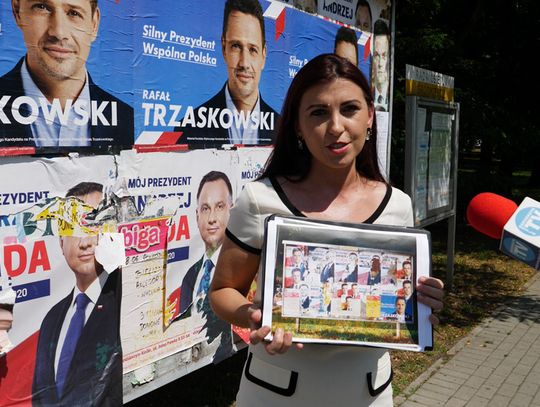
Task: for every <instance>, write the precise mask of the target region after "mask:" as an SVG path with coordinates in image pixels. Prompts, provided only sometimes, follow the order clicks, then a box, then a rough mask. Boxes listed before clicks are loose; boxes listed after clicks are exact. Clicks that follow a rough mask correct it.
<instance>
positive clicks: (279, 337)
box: [248, 306, 304, 355]
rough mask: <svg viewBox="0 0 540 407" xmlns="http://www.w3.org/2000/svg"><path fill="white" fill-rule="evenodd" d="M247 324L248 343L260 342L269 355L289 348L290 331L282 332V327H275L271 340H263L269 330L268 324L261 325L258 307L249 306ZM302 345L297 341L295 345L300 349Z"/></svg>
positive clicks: (290, 340)
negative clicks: (248, 331) (248, 327)
mask: <svg viewBox="0 0 540 407" xmlns="http://www.w3.org/2000/svg"><path fill="white" fill-rule="evenodd" d="M248 312H249V325H250V329H251V333H250V335H249V340H250V343H251V344H253V345H256V344H258V343H261V342H262V346H264V349H265V350H266V352H267V353H268V354H270V355H275V354H282V353H285V352H287V351H288V350H289V348H290V347H291V346H292V333H291V332H284V331H283V329H282V328H278V329H276V332H274V335H273V338H272V341H271V342H269V341H265V340H264V338H265V337H266V335H268V334H269V333H270V332H271V328H270V327H269V326H261V320H262V312H261V310H260V309H259V308H256V307H253V306H252V307H250V308H249V311H248ZM303 346H304V345H303V344H301V343H297V344H296V347H297V348H298V349H302V347H303Z"/></svg>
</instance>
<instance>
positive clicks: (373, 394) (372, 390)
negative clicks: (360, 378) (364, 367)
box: [367, 369, 394, 397]
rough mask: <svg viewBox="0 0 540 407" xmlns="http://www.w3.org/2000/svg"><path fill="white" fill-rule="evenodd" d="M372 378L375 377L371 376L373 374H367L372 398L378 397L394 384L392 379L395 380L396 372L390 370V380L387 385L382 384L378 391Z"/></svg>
mask: <svg viewBox="0 0 540 407" xmlns="http://www.w3.org/2000/svg"><path fill="white" fill-rule="evenodd" d="M372 376H373V375H372V374H371V372H369V373H368V374H367V385H368V390H369V394H371V397H377V396H378V395H379V394H381V393H382V392H383V391H384V390H385V389H386V388H387V387H388V386H389V385H390V383H392V379H393V378H394V370H393V369H390V377H389V378H388V380H387V381H386V382H385V383H383V384H381V385H380V386H379V387H378V388H376V389H374V388H373V384H372Z"/></svg>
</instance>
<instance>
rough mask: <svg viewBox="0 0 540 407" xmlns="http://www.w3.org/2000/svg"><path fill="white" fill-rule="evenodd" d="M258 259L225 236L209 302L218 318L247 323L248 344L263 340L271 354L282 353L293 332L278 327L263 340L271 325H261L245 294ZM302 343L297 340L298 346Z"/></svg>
mask: <svg viewBox="0 0 540 407" xmlns="http://www.w3.org/2000/svg"><path fill="white" fill-rule="evenodd" d="M259 261H260V256H258V255H255V254H252V253H249V252H247V251H245V250H244V249H242V248H240V247H239V246H237V245H236V244H235V243H233V242H232V241H231V240H230V239H229V238H227V237H226V238H225V241H224V242H223V246H222V247H221V252H220V253H219V259H218V262H217V265H216V271H215V273H214V278H213V280H212V285H211V287H210V293H209V295H210V304H211V306H212V309H213V310H214V312H215V313H216V315H217V316H219V317H220V318H221V319H223V320H225V321H227V322H229V323H231V324H234V325H237V326H241V327H249V328H250V329H251V333H250V337H249V338H250V343H251V344H253V345H255V344H257V343H259V342H262V344H263V346H264V347H265V349H266V351H267V352H268V353H269V354H271V355H273V354H276V353H284V352H286V351H287V350H288V349H289V348H290V347H291V345H292V334H291V333H290V332H283V330H282V329H281V328H278V329H277V330H276V332H274V336H273V338H272V341H271V342H265V341H263V340H264V338H265V337H266V335H268V334H269V333H270V327H268V326H261V320H262V313H261V310H260V309H259V307H257V306H255V305H254V304H253V303H251V302H250V301H248V300H247V298H246V295H247V293H248V291H249V288H250V286H251V282H252V281H253V279H254V278H255V276H256V275H257V270H258V269H259ZM259 288H260V287H259ZM302 346H303V345H302V344H297V347H298V348H302Z"/></svg>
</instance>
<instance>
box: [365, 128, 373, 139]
mask: <svg viewBox="0 0 540 407" xmlns="http://www.w3.org/2000/svg"><path fill="white" fill-rule="evenodd" d="M371 133H372V132H371V127H370V128H368V129H367V130H366V141H368V140H369V139H370V137H371Z"/></svg>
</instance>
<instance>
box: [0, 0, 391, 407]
mask: <svg viewBox="0 0 540 407" xmlns="http://www.w3.org/2000/svg"><path fill="white" fill-rule="evenodd" d="M246 1H248V2H249V1H251V2H253V1H254V2H255V3H256V4H258V5H259V6H260V10H259V15H258V18H257V17H255V16H252V15H248V17H249V18H248V19H247V20H242V21H235V20H234V18H233V19H230V20H229V23H228V24H229V26H228V28H227V35H228V36H233V34H235V32H234V31H232V32H231V30H232V28H231V27H233V28H235V29H237V30H241V29H243V30H247V32H246V33H244V34H246V35H247V36H248V37H249V38H252V41H251V43H250V47H251V49H252V51H250V52H251V53H252V55H251V57H250V58H251V59H250V61H249V63H248V64H247V65H248V67H246V68H238V65H239V62H238V57H237V55H235V53H234V52H233V51H234V49H235V48H236V45H234V44H231V43H230V42H227V41H225V42H224V43H222V40H221V38H222V33H223V21H224V3H225V2H223V1H219V0H209V1H208V2H206V3H208V4H206V3H205V5H206V7H204V8H201V7H200V6H199V3H197V2H195V1H192V0H189V1H184V2H182V4H181V6H179V5H178V2H176V1H173V0H163V1H161V2H159V6H158V4H157V2H143V1H135V0H120V1H116V0H99V2H98V8H96V9H92V6H91V3H90V1H88V0H75V1H71V2H67V1H65V0H55V1H49V2H44V3H36V2H32V1H29V0H19V1H12V2H1V3H0V169H1V171H2V177H1V178H0V239H1V246H0V283H1V286H0V288H1V289H2V291H3V292H4V293H5V292H8V291H9V290H8V287H7V285H8V284H11V285H12V289H13V291H12V292H13V293H14V296H15V300H14V307H13V318H14V322H13V327H12V329H11V330H10V331H9V341H11V345H9V344H8V342H7V339H6V342H4V338H3V337H0V346H1V349H2V350H3V351H4V352H5V353H6V354H5V355H4V356H0V386H1V388H2V390H1V391H0V405H6V406H9V405H31V404H32V403H34V404H37V403H38V402H41V403H45V404H46V403H52V404H55V403H56V404H58V403H65V404H70V403H71V402H72V401H73V397H74V394H79V395H80V394H84V396H85V398H84V400H82V399H81V400H79V402H80V403H83V405H90V404H92V403H97V404H98V405H99V404H103V403H106V402H107V401H113V402H119V401H120V402H121V400H122V397H123V400H124V401H128V400H130V399H132V398H134V397H136V396H137V395H140V394H143V393H145V392H147V391H149V390H151V389H152V388H151V386H154V388H155V387H156V386H159V385H161V384H164V383H166V381H170V380H172V379H173V378H176V377H179V376H181V375H183V374H187V373H189V371H192V370H194V369H196V368H198V367H201V366H203V365H204V364H207V363H211V362H218V361H220V360H222V359H223V358H226V357H228V356H229V355H231V354H232V353H234V352H235V351H236V349H237V348H238V346H239V344H241V338H245V331H243V330H241V329H239V328H237V327H230V326H228V325H226V324H223V323H222V322H221V321H219V320H217V318H216V317H215V316H214V315H213V313H212V312H211V311H210V310H209V306H208V301H207V298H206V295H205V291H204V290H203V291H200V290H199V288H200V287H201V286H204V281H203V280H204V279H205V277H204V276H205V271H206V267H207V266H206V265H207V264H210V263H208V262H207V260H215V258H216V257H217V255H218V254H219V248H220V238H216V237H215V236H208V231H206V230H205V225H206V224H208V223H209V222H214V223H215V222H216V221H215V220H209V219H208V217H207V216H206V215H205V212H204V211H205V210H206V209H204V208H206V206H208V205H209V206H210V207H212V205H217V204H218V203H220V202H221V201H220V200H218V201H217V203H216V201H211V199H210V195H218V196H220V197H221V200H222V201H223V202H224V204H225V205H224V208H225V209H224V210H223V212H222V215H221V218H220V220H218V223H219V222H221V224H222V225H221V226H223V227H224V225H225V224H226V220H227V219H228V209H229V208H230V205H231V204H232V203H233V202H234V199H236V197H237V195H238V193H239V192H240V190H241V189H242V187H243V185H244V184H245V183H246V182H249V181H250V180H253V179H255V178H256V177H257V175H258V174H259V173H260V171H261V169H262V167H263V165H264V163H265V161H266V159H267V157H268V155H269V153H270V151H271V144H272V142H273V137H274V131H275V129H276V126H277V123H278V120H279V112H280V110H281V104H282V100H283V98H284V95H285V93H286V91H287V88H288V86H289V84H290V83H291V81H292V78H293V77H294V75H295V74H296V73H297V72H298V70H299V69H300V68H301V67H302V66H303V65H304V64H306V63H307V62H308V61H309V60H310V59H312V58H313V57H315V56H317V55H319V54H321V53H328V52H333V51H334V43H335V39H336V35H337V34H338V31H340V29H342V28H348V29H350V31H349V33H348V35H349V38H351V37H350V35H351V33H352V36H353V38H354V39H353V42H354V46H353V49H354V52H353V54H354V55H356V63H357V64H358V66H359V68H360V69H361V70H362V72H363V73H364V74H365V75H366V76H367V77H368V78H370V80H371V77H372V66H373V63H372V61H373V58H374V56H373V35H374V32H373V29H372V27H373V26H374V23H375V21H376V20H377V19H383V20H385V21H386V23H388V24H390V12H389V7H390V2H389V1H388V0H373V1H369V2H368V3H367V4H368V5H369V10H370V12H369V15H370V21H369V22H366V21H365V18H364V17H362V18H361V17H360V16H365V15H366V14H365V8H362V5H360V4H356V3H361V2H359V1H358V2H357V1H356V0H352V1H346V0H339V1H335V2H332V4H334V5H331V4H330V2H327V1H326V2H325V1H323V2H321V1H319V3H318V5H317V6H316V7H313V6H311V5H310V4H308V3H310V2H308V1H303V2H302V1H299V2H296V1H294V2H278V1H266V0H261V1H257V0H246ZM285 3H291V4H285ZM315 3H316V2H315ZM327 3H328V4H327ZM345 8H347V10H348V11H345ZM353 9H354V12H353V11H352V10H353ZM351 13H352V14H351ZM255 14H257V13H255ZM357 14H358V18H357V17H356V15H357ZM244 17H245V16H244ZM235 23H236V25H235ZM235 35H236V34H235ZM227 38H228V37H227ZM263 38H264V40H263ZM384 69H386V71H387V72H390V66H389V65H388V64H387V65H385V68H384ZM238 71H241V72H243V75H244V76H245V77H246V78H245V79H246V80H245V81H244V82H248V85H245V84H242V83H239V81H238V80H236V79H237V78H236V77H235V75H236V73H237V72H238ZM248 79H249V80H248ZM240 82H242V81H240ZM238 95H243V96H242V98H239V96H238ZM239 99H241V100H240V101H241V103H239V104H237V103H236V102H237V101H238V100H239ZM388 106H389V105H388V104H387V105H386V109H385V106H383V105H380V106H379V109H378V110H379V111H378V119H379V121H380V123H385V125H379V131H380V132H381V134H383V135H384V136H383V137H379V143H380V144H379V146H378V147H379V149H380V150H381V151H382V153H381V154H380V156H381V163H382V167H383V168H386V164H385V163H386V152H387V151H386V150H387V148H386V145H387V137H388V127H389V121H388V111H384V110H387V108H388ZM230 144H234V145H236V146H238V147H239V148H232V149H227V148H226V149H222V146H223V145H230ZM133 145H135V146H136V147H137V149H134V150H129V149H130V148H131V147H132V146H133ZM241 146H244V147H243V148H241ZM255 146H256V147H255ZM261 147H265V148H261ZM266 147H267V148H266ZM163 148H164V149H165V150H169V151H168V152H155V150H156V149H163ZM177 149H180V150H182V152H172V151H170V150H177ZM142 152H145V153H144V154H143V153H142ZM81 183H82V184H81ZM73 187H77V188H79V189H77V190H76V191H75V192H76V193H75V195H74V196H75V197H76V198H70V199H68V198H66V193H68V191H70V190H72V188H73ZM80 188H83V189H82V190H81V189H80ZM85 188H86V189H85ZM98 190H99V192H98ZM77 191H78V192H77ZM71 192H73V191H71ZM219 194H221V195H219ZM205 222H206V223H205ZM117 233H121V237H120V238H119V237H118V235H117ZM212 233H214V234H215V233H216V232H212ZM77 253H79V254H77ZM79 255H80V256H79ZM79 257H80V258H79ZM79 263H85V264H87V263H88V264H90V265H91V266H90V268H85V267H83V266H84V265H83V266H81V264H79ZM102 269H103V271H102ZM209 270H210V271H209V273H210V274H211V272H212V268H211V267H210V268H209ZM88 275H93V276H94V278H90V279H88V278H85V276H88ZM8 281H9V283H8ZM10 292H11V291H10ZM79 292H81V293H83V292H84V293H88V294H87V297H88V298H89V300H90V302H89V303H87V304H85V305H83V306H81V307H82V311H77V309H78V308H77V307H78V304H79V302H78V300H76V298H77V297H78V294H79ZM0 298H4V297H3V296H1V297H0ZM6 298H7V297H6ZM2 301H4V300H2ZM10 301H11V300H10ZM72 320H77V321H83V322H77V323H82V326H83V328H79V329H78V331H77V328H72V327H71V325H72V324H71V321H72ZM73 325H76V324H75V322H74V323H73ZM96 326H101V327H103V326H106V327H109V328H107V329H100V330H99V329H98V331H101V334H102V335H101V336H100V335H95V334H93V335H88V331H90V330H92V328H93V327H96ZM85 330H86V331H85ZM94 330H96V329H94ZM73 332H76V334H73ZM72 337H74V338H77V339H76V340H75V341H74V344H71V339H70V338H72ZM66 343H67V344H68V345H69V346H66ZM69 347H71V350H70V351H68V350H66V351H64V348H66V349H68V348H69ZM8 349H9V350H8ZM64 352H65V354H64ZM69 352H71V355H70V353H69ZM73 354H74V355H75V356H72V355H73ZM66 355H68V356H66ZM77 358H78V359H77ZM66 360H67V361H68V362H67V364H66ZM75 365H77V366H79V367H80V370H81V372H80V373H79V374H76V373H75V372H74V370H73V366H75ZM156 366H161V367H162V368H161V370H160V372H158V373H156ZM164 371H167V372H168V373H167V374H164V373H163V372H164ZM83 375H84V376H86V378H88V377H91V378H93V379H95V380H85V381H84V382H85V383H88V382H90V384H84V383H83V380H82V378H81V376H83ZM122 375H124V381H123V386H120V384H121V383H122V380H121V376H122ZM59 377H61V379H59ZM59 382H60V383H59ZM146 382H150V383H149V385H147V386H142V385H143V384H144V383H146ZM85 386H86V387H85Z"/></svg>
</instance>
